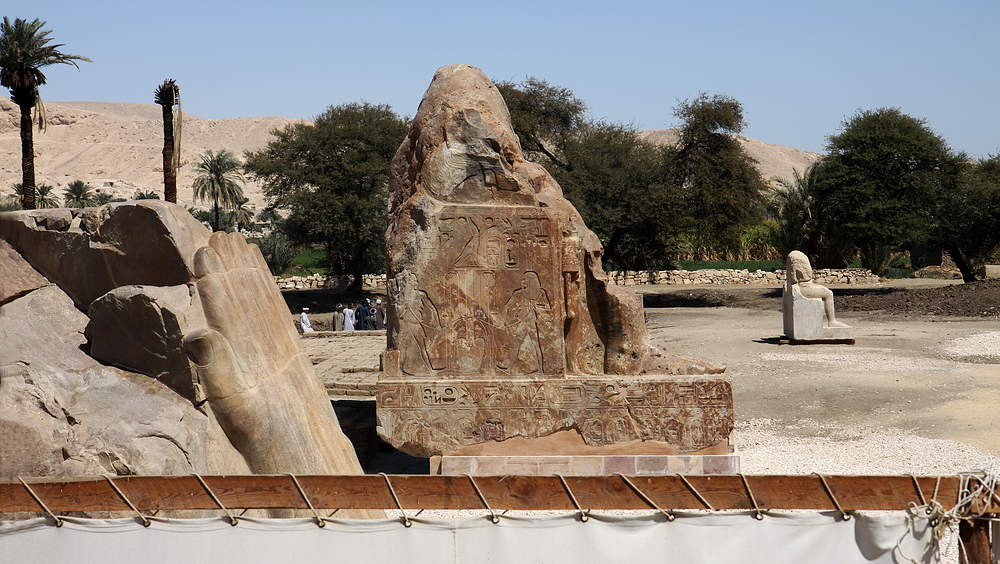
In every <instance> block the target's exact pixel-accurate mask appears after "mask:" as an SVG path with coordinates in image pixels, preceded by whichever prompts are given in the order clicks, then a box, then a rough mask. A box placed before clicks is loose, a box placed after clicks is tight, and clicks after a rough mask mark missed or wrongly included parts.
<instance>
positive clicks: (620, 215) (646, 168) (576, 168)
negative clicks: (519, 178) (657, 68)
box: [497, 78, 767, 270]
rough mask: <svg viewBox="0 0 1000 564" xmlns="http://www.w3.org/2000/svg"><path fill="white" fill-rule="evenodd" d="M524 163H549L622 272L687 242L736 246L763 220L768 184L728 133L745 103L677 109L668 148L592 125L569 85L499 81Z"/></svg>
mask: <svg viewBox="0 0 1000 564" xmlns="http://www.w3.org/2000/svg"><path fill="white" fill-rule="evenodd" d="M497 87H498V88H499V89H500V92H501V93H502V94H503V96H504V100H505V101H506V102H507V107H508V109H509V110H510V113H511V123H512V124H513V126H514V132H515V133H517V135H518V138H519V139H520V141H521V146H522V148H523V149H524V151H525V153H526V156H527V158H529V159H532V160H536V161H537V162H539V163H540V164H542V165H544V166H546V168H547V169H548V170H549V173H550V174H552V176H553V177H554V178H555V179H556V180H557V181H558V182H559V184H560V186H562V188H563V191H564V192H565V194H566V196H567V198H569V200H570V201H571V202H573V204H574V205H575V206H576V207H577V209H578V210H579V211H580V214H581V215H582V216H583V219H584V221H585V222H586V223H587V225H588V226H589V227H590V228H591V229H592V230H594V232H595V233H597V235H598V237H599V238H600V239H601V242H602V243H603V244H604V246H605V254H604V258H605V260H606V261H607V262H608V263H610V265H611V266H614V267H617V268H625V269H630V270H631V269H635V270H644V269H654V268H663V267H666V266H668V265H669V264H670V262H671V260H672V258H674V257H676V256H677V255H678V253H679V252H680V250H681V248H682V246H683V244H684V241H685V240H686V241H687V242H693V243H694V245H695V246H701V245H705V246H728V247H738V246H739V241H740V235H741V233H742V231H743V230H744V229H746V228H748V227H749V226H750V225H752V224H754V223H755V222H757V221H759V220H760V217H761V213H762V211H763V206H764V203H765V194H766V189H767V185H766V184H765V182H764V180H763V179H762V178H761V176H760V173H759V172H758V171H757V168H756V166H755V164H756V163H755V162H754V161H753V159H751V158H750V157H749V156H748V155H747V154H746V153H745V152H744V151H743V149H742V146H740V144H739V142H738V141H737V140H736V139H734V138H733V135H734V134H736V133H739V132H740V131H742V129H743V127H744V126H745V121H744V119H743V109H742V106H741V105H740V104H739V102H737V101H736V100H734V99H732V98H729V97H726V96H711V97H710V96H708V95H707V94H702V95H701V96H700V97H699V98H697V99H696V100H693V101H685V102H682V103H681V104H680V105H679V106H678V108H677V109H676V111H675V115H676V116H677V117H678V118H680V119H681V120H682V129H681V135H680V139H679V141H678V142H677V143H676V144H673V145H671V146H668V147H666V148H664V147H661V146H657V145H654V144H652V143H650V142H647V141H645V140H643V139H642V138H641V137H640V136H639V134H638V132H636V131H635V128H634V127H632V126H631V125H625V124H617V123H609V122H606V121H600V120H593V119H590V118H588V117H587V116H586V109H587V107H586V105H585V104H584V103H583V102H582V101H581V100H579V99H578V98H576V97H575V96H574V95H573V93H572V91H570V90H569V89H566V88H560V87H557V86H552V85H550V84H548V83H547V82H545V81H544V80H539V79H537V78H529V79H527V80H525V81H524V82H522V83H521V84H513V83H510V82H502V81H501V82H498V83H497Z"/></svg>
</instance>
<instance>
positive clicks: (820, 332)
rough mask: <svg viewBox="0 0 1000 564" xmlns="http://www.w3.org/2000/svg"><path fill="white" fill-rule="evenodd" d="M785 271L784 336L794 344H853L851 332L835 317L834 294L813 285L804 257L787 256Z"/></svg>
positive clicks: (797, 254)
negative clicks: (799, 342) (811, 342)
mask: <svg viewBox="0 0 1000 564" xmlns="http://www.w3.org/2000/svg"><path fill="white" fill-rule="evenodd" d="M785 268H786V271H785V273H786V276H785V291H784V294H783V296H782V308H781V309H782V316H783V318H784V330H785V336H786V337H788V338H789V339H791V340H793V341H846V340H853V339H854V329H853V328H851V327H849V326H848V325H846V324H844V323H841V322H840V321H837V317H836V315H834V310H833V292H832V291H830V289H829V288H827V287H826V286H821V285H819V284H817V283H815V282H813V272H812V267H811V266H810V265H809V259H808V258H807V257H806V255H805V254H803V253H801V252H800V251H792V252H791V253H788V260H787V262H786V264H785ZM824 317H825V318H826V323H825V324H824V322H823V318H824Z"/></svg>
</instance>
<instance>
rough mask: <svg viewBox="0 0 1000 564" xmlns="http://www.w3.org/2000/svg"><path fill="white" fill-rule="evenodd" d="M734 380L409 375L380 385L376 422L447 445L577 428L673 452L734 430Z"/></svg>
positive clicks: (397, 433)
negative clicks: (412, 377) (673, 448)
mask: <svg viewBox="0 0 1000 564" xmlns="http://www.w3.org/2000/svg"><path fill="white" fill-rule="evenodd" d="M732 402H733V400H732V386H731V384H730V382H729V381H728V380H725V379H717V378H698V377H690V378H679V379H670V380H664V379H660V378H657V379H643V378H621V379H613V380H598V379H590V378H588V379H578V378H567V379H565V380H557V379H548V380H534V379H515V380H505V381H483V380H465V381H456V380H420V381H414V380H410V381H408V382H406V383H405V384H402V383H388V382H380V383H379V385H378V405H379V423H380V425H381V426H382V427H383V429H384V430H385V431H389V432H390V434H391V436H392V437H393V439H394V441H399V442H400V443H412V444H423V445H427V446H428V447H430V451H434V450H435V447H437V450H438V451H439V452H445V451H447V450H449V448H454V447H456V446H458V445H472V444H477V443H481V442H483V441H486V440H503V439H507V438H510V437H514V436H527V437H530V436H539V435H544V434H548V433H552V432H555V431H558V430H561V429H568V428H576V429H578V430H579V431H580V433H581V435H583V437H584V440H585V441H586V442H587V444H590V445H594V446H601V445H609V444H614V443H619V442H625V441H631V440H636V439H641V440H655V441H662V442H668V443H670V444H673V445H676V446H677V451H678V452H691V451H696V450H699V449H703V448H707V447H710V446H713V445H717V444H719V443H721V442H723V441H725V440H726V439H727V437H728V436H729V434H730V433H731V432H732V420H733V413H732V405H733V403H732Z"/></svg>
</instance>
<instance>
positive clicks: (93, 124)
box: [0, 98, 819, 209]
mask: <svg viewBox="0 0 1000 564" xmlns="http://www.w3.org/2000/svg"><path fill="white" fill-rule="evenodd" d="M45 107H46V110H47V112H48V124H49V125H48V128H47V130H46V131H45V132H44V133H43V132H39V131H37V129H36V130H35V135H34V139H35V176H36V181H37V182H38V183H39V184H41V183H46V184H51V185H52V186H55V187H56V190H55V191H56V194H57V195H58V196H59V197H62V192H63V189H65V188H66V185H67V184H69V183H70V182H72V181H74V180H83V181H84V182H87V183H89V184H90V185H91V186H94V187H95V188H97V189H99V190H101V191H105V192H110V193H112V194H113V195H116V196H120V197H123V198H131V197H132V196H133V195H134V194H135V193H136V192H138V191H146V190H154V191H157V192H160V193H161V195H162V191H163V171H162V156H161V153H160V151H161V150H162V148H163V122H162V113H161V110H160V106H158V105H156V104H121V103H104V102H47V103H46V104H45ZM18 115H19V114H18V107H17V106H16V105H15V104H13V103H12V102H11V101H10V99H9V98H0V195H6V194H10V193H11V192H12V189H11V186H12V185H13V184H14V183H16V182H20V181H21V148H20V147H21V142H20V136H19V133H18ZM298 121H299V120H293V119H289V118H282V117H261V118H234V119H202V118H199V117H196V116H193V115H191V114H185V115H184V121H183V137H182V142H181V169H180V172H179V174H178V179H177V189H178V200H179V202H180V203H181V204H184V205H190V204H192V203H193V199H192V193H191V182H192V180H193V179H194V176H195V172H194V165H195V164H196V163H198V162H199V159H198V155H199V154H201V153H203V152H204V151H206V150H208V149H212V150H213V151H218V150H219V149H229V150H230V151H232V152H234V153H235V154H236V155H237V156H239V157H240V158H242V156H243V152H244V151H247V150H256V149H260V148H261V147H263V146H264V145H265V144H266V143H267V141H268V139H269V138H270V132H271V130H273V129H275V128H283V127H285V126H286V125H289V124H292V123H296V122H298ZM641 135H642V136H643V137H645V138H646V139H649V140H651V141H654V142H658V143H664V142H669V141H671V140H672V139H674V138H675V137H676V133H675V131H674V130H670V129H659V130H651V131H644V132H642V133H641ZM739 139H740V142H741V143H743V145H744V147H746V149H747V151H748V152H749V153H750V154H751V155H752V156H753V157H754V158H756V159H757V160H758V161H759V163H760V164H759V166H760V169H761V172H762V173H763V175H764V178H767V179H770V178H771V177H773V176H781V177H785V178H791V177H792V170H793V169H798V170H799V171H803V170H805V168H806V167H807V166H809V164H811V163H812V162H814V161H816V160H817V159H818V158H819V155H818V154H816V153H807V152H803V151H799V150H798V149H794V148H791V147H782V146H780V145H770V144H767V143H763V142H761V141H756V140H754V139H747V138H745V137H740V138H739ZM245 193H246V195H247V196H248V197H249V198H250V202H251V204H253V206H254V207H255V208H256V209H260V208H261V207H263V205H264V197H263V194H262V193H261V187H260V186H259V185H257V184H254V183H248V185H247V186H246V189H245Z"/></svg>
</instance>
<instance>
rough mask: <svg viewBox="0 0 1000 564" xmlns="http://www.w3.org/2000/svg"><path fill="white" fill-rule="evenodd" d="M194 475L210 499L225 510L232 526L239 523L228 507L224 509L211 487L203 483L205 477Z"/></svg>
mask: <svg viewBox="0 0 1000 564" xmlns="http://www.w3.org/2000/svg"><path fill="white" fill-rule="evenodd" d="M194 477H195V478H198V481H199V482H200V483H201V487H203V488H205V491H206V492H208V495H209V497H211V498H212V501H214V502H215V504H216V505H218V506H219V507H221V508H222V510H223V511H225V512H226V515H228V516H229V524H230V525H232V526H234V527H235V526H236V525H237V524H239V520H238V519H237V518H236V516H235V515H233V514H232V513H231V512H230V511H229V510H228V509H226V506H224V505H222V502H221V501H219V498H217V497H215V492H213V491H212V488H209V487H208V484H206V483H205V479H204V478H202V477H201V474H195V475H194Z"/></svg>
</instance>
